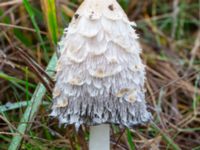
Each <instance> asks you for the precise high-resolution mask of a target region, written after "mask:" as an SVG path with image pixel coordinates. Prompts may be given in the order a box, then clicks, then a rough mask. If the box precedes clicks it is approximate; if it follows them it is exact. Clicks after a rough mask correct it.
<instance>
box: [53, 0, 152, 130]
mask: <svg viewBox="0 0 200 150" xmlns="http://www.w3.org/2000/svg"><path fill="white" fill-rule="evenodd" d="M134 24H135V23H131V22H130V21H129V20H128V18H127V16H126V14H125V13H124V11H123V10H122V8H121V7H120V6H119V4H118V3H117V1H116V0H85V1H84V2H83V3H82V5H81V6H80V8H79V9H78V10H77V12H76V14H75V16H74V18H73V20H72V22H71V23H70V25H69V27H68V29H67V30H66V31H67V32H66V33H65V34H64V37H63V38H62V40H61V42H60V43H59V46H60V52H61V57H60V58H59V60H58V64H57V75H56V85H55V88H54V92H53V99H54V101H53V107H52V114H51V115H52V116H54V117H58V118H59V121H60V123H64V124H66V125H68V124H75V125H76V126H77V127H79V126H80V125H81V124H86V125H97V124H102V123H114V124H120V125H122V126H126V127H132V126H135V125H138V124H144V123H145V122H148V121H149V120H150V119H151V114H150V113H149V112H148V111H147V109H146V103H145V95H144V81H145V66H144V65H143V64H142V61H141V58H140V52H141V48H140V45H139V43H138V41H137V39H138V37H137V35H136V33H135V30H134V29H133V28H132V27H131V25H134Z"/></svg>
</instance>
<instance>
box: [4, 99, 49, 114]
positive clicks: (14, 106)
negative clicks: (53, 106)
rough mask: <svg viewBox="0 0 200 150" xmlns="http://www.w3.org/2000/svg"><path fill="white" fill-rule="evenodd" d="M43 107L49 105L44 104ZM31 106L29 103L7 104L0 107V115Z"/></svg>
mask: <svg viewBox="0 0 200 150" xmlns="http://www.w3.org/2000/svg"><path fill="white" fill-rule="evenodd" d="M43 104H44V105H47V104H49V103H48V102H44V103H43ZM30 105H32V102H31V101H22V102H17V103H7V104H5V105H2V106H0V113H3V112H6V111H10V110H14V109H19V108H22V107H28V106H30Z"/></svg>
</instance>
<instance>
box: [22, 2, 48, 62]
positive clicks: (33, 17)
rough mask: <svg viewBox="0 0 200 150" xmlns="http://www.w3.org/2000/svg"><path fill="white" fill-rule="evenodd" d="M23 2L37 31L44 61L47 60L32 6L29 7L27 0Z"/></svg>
mask: <svg viewBox="0 0 200 150" xmlns="http://www.w3.org/2000/svg"><path fill="white" fill-rule="evenodd" d="M23 4H24V6H25V8H26V10H27V12H28V14H29V16H30V18H31V21H32V23H33V26H34V28H35V31H36V33H37V36H38V39H39V41H40V42H41V45H42V48H43V49H44V52H45V59H46V61H47V60H48V55H47V49H46V47H45V44H44V40H43V38H42V36H41V33H40V29H39V26H38V25H37V22H36V19H35V13H34V11H33V8H32V7H31V5H30V3H29V2H28V0H23Z"/></svg>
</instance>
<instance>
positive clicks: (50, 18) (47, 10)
mask: <svg viewBox="0 0 200 150" xmlns="http://www.w3.org/2000/svg"><path fill="white" fill-rule="evenodd" d="M41 4H42V9H43V13H44V16H45V19H46V22H47V28H48V31H49V36H50V39H51V41H52V42H53V44H54V45H56V44H57V40H58V25H57V17H56V4H55V0H41Z"/></svg>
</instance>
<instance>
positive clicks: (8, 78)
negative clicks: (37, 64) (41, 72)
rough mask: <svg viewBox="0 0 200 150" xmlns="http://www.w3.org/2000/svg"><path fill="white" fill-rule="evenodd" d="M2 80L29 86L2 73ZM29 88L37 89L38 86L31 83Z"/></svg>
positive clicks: (0, 76)
mask: <svg viewBox="0 0 200 150" xmlns="http://www.w3.org/2000/svg"><path fill="white" fill-rule="evenodd" d="M0 78H1V79H4V80H7V81H10V82H12V83H13V82H14V83H18V84H22V85H26V84H27V83H26V81H23V80H20V79H17V78H14V77H11V76H9V75H7V74H5V73H3V72H0ZM29 87H32V88H35V87H36V86H35V85H34V84H31V83H29Z"/></svg>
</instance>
